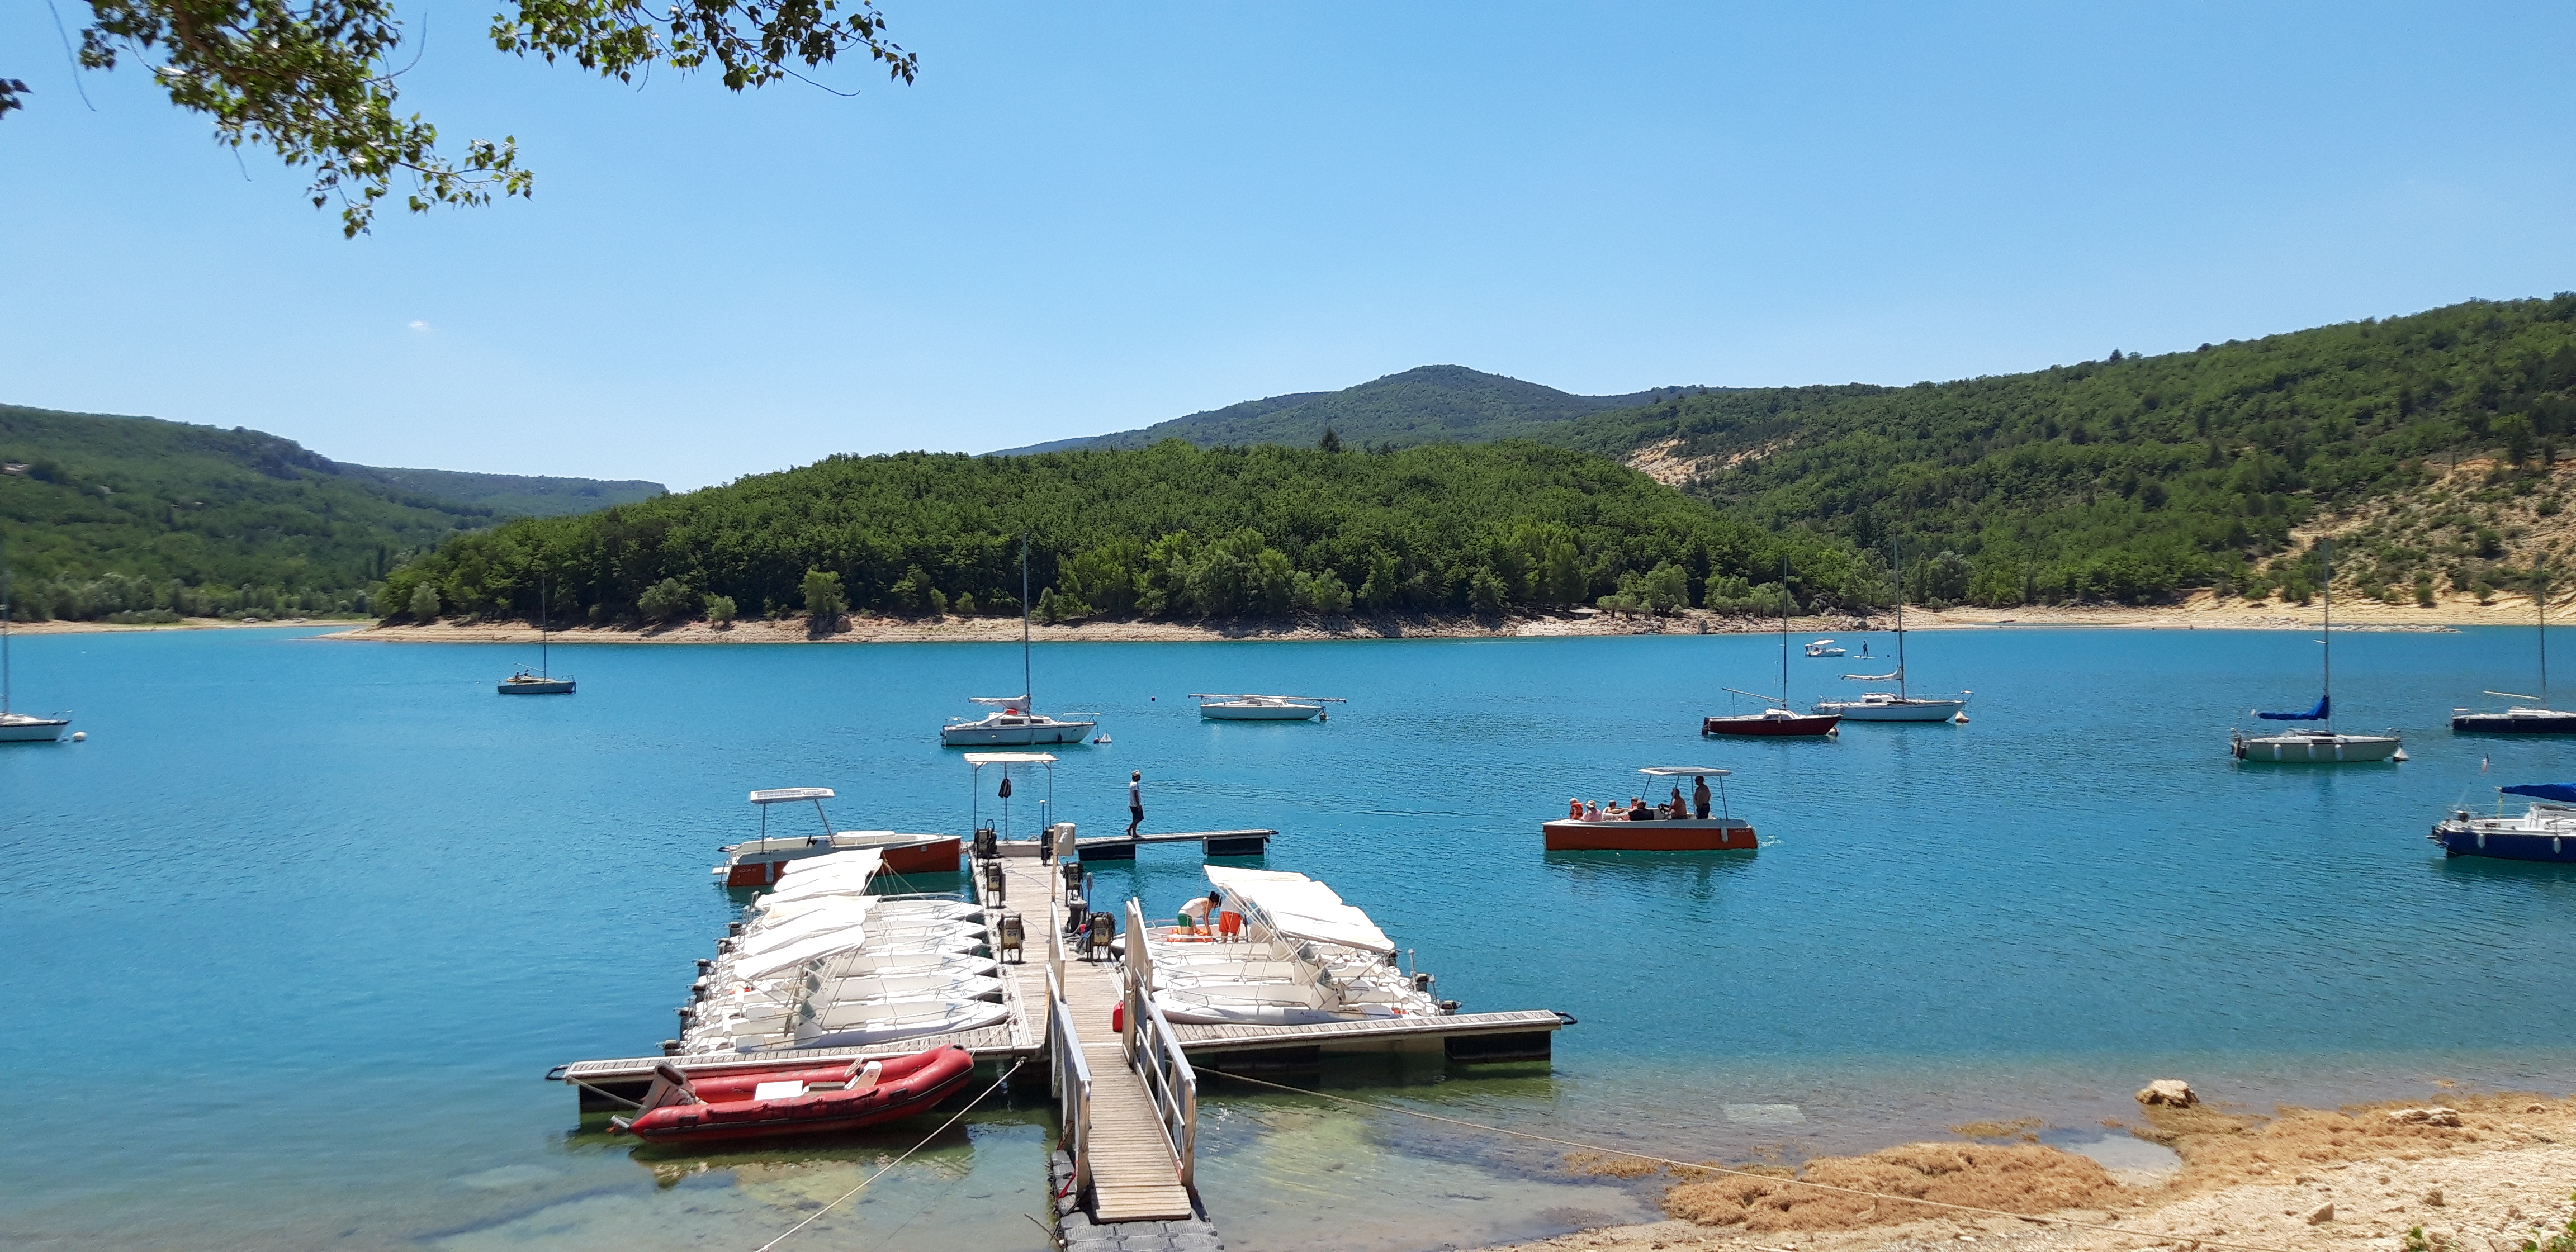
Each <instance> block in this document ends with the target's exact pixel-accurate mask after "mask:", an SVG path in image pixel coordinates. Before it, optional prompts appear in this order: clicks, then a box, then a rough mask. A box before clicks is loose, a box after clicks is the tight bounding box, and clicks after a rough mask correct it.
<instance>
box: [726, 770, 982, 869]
mask: <svg viewBox="0 0 2576 1252" xmlns="http://www.w3.org/2000/svg"><path fill="white" fill-rule="evenodd" d="M833 798H834V796H833V794H832V789H831V788H829V787H773V788H770V789H768V790H766V791H755V792H752V793H751V802H752V804H753V805H754V806H755V807H757V808H758V809H759V810H760V833H759V834H758V835H757V836H755V837H753V838H750V839H746V840H743V841H742V842H741V843H729V844H726V845H725V846H723V847H721V848H718V849H716V851H717V852H718V853H720V854H722V855H723V857H724V863H723V864H721V865H718V866H716V867H715V870H714V871H713V872H714V873H715V875H716V877H717V878H719V879H722V880H723V882H724V885H726V886H728V887H765V886H768V885H770V884H771V883H774V882H777V881H778V877H779V875H780V874H783V873H785V872H786V870H787V867H788V866H789V865H790V864H792V863H794V862H796V861H801V860H803V859H805V858H807V857H812V856H823V855H826V854H829V853H833V852H850V851H856V850H858V849H862V848H865V849H870V850H873V851H875V852H877V853H879V854H880V855H881V856H883V857H884V859H885V868H886V870H887V871H888V872H890V873H896V874H954V873H956V872H957V857H958V855H959V852H960V849H961V844H960V842H959V840H958V838H957V836H955V835H915V834H906V833H904V832H901V831H894V830H834V829H832V818H831V815H830V814H828V813H825V812H824V811H823V802H824V801H825V800H830V799H833ZM781 804H812V805H813V806H814V820H815V823H816V825H817V826H818V827H819V828H820V829H818V830H816V831H815V832H814V833H812V834H803V835H772V834H770V833H769V811H770V809H772V808H773V807H775V806H777V805H781Z"/></svg>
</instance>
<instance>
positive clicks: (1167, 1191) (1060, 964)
mask: <svg viewBox="0 0 2576 1252" xmlns="http://www.w3.org/2000/svg"><path fill="white" fill-rule="evenodd" d="M989 863H990V864H998V865H1000V866H1001V867H1002V873H1003V883H1004V888H1003V890H1002V891H1001V892H1000V893H998V894H999V895H1000V896H1001V897H1002V898H1001V900H1000V901H999V907H1001V908H1003V909H1006V910H1010V911H1013V912H1018V913H1021V914H1022V915H1023V916H1028V915H1032V914H1035V915H1037V916H1042V917H1046V918H1048V919H1049V921H1048V922H1047V923H1045V924H1046V925H1047V927H1048V930H1049V933H1048V935H1047V936H1046V940H1047V947H1048V951H1049V957H1048V959H1047V960H1046V961H1045V962H1043V963H1040V962H1037V961H1029V962H1026V963H1023V964H1019V965H1014V966H1007V967H1006V968H1007V969H1009V970H1010V972H1011V980H1012V982H1013V983H1014V984H1015V987H1014V990H1015V991H1017V993H1018V998H1019V1000H1020V1002H1021V1003H1022V1004H1039V1005H1043V1004H1046V1003H1047V1002H1048V999H1049V995H1048V989H1047V987H1046V985H1045V984H1046V983H1047V982H1048V981H1049V980H1054V981H1056V982H1057V983H1058V986H1059V988H1060V991H1061V996H1062V1002H1061V1005H1060V1008H1059V1011H1060V1013H1061V1016H1062V1020H1061V1021H1053V1020H1051V1022H1050V1028H1049V1030H1048V1032H1047V1035H1046V1042H1047V1046H1048V1047H1049V1048H1051V1049H1053V1048H1058V1047H1060V1046H1061V1045H1062V1043H1063V1042H1064V1040H1063V1039H1062V1038H1061V1037H1060V1036H1061V1035H1070V1036H1071V1037H1072V1040H1073V1041H1074V1048H1075V1049H1076V1050H1078V1051H1079V1053H1080V1055H1081V1060H1082V1064H1081V1065H1079V1066H1074V1065H1070V1064H1068V1063H1067V1062H1068V1061H1069V1060H1070V1058H1057V1065H1056V1073H1057V1074H1058V1076H1059V1079H1058V1086H1059V1087H1061V1086H1063V1085H1064V1080H1065V1077H1066V1076H1067V1075H1068V1074H1069V1073H1070V1072H1080V1073H1081V1074H1082V1077H1083V1078H1084V1079H1087V1083H1086V1086H1087V1088H1088V1090H1087V1093H1086V1094H1087V1099H1086V1101H1085V1103H1086V1104H1087V1108H1083V1109H1078V1110H1076V1117H1077V1118H1078V1119H1079V1120H1081V1121H1082V1122H1083V1123H1085V1124H1084V1125H1083V1126H1082V1127H1081V1128H1080V1130H1079V1131H1078V1132H1077V1138H1078V1139H1079V1142H1078V1143H1077V1145H1076V1146H1077V1157H1078V1158H1080V1167H1081V1170H1082V1173H1084V1174H1086V1175H1087V1181H1088V1186H1087V1187H1086V1188H1084V1189H1083V1190H1084V1192H1085V1193H1086V1194H1087V1195H1088V1203H1087V1204H1086V1205H1085V1208H1086V1210H1087V1211H1088V1212H1089V1213H1090V1215H1091V1218H1092V1220H1093V1221H1096V1222H1099V1223H1102V1224H1104V1225H1106V1224H1112V1223H1120V1222H1144V1221H1172V1220H1187V1219H1190V1218H1191V1217H1193V1216H1195V1215H1196V1213H1197V1205H1196V1204H1195V1202H1194V1201H1193V1199H1192V1197H1191V1195H1190V1188H1189V1185H1188V1181H1187V1179H1186V1177H1185V1175H1184V1173H1183V1162H1182V1160H1181V1158H1180V1149H1179V1148H1178V1147H1176V1145H1175V1144H1174V1143H1173V1135H1172V1131H1171V1127H1170V1119H1169V1117H1168V1116H1167V1115H1166V1113H1165V1112H1164V1111H1163V1110H1161V1109H1158V1108H1157V1107H1156V1106H1155V1101H1154V1097H1153V1094H1152V1093H1151V1092H1149V1091H1148V1090H1147V1088H1146V1084H1145V1079H1144V1077H1143V1076H1142V1075H1140V1074H1139V1073H1138V1072H1137V1069H1136V1067H1135V1066H1133V1065H1131V1064H1130V1063H1129V1061H1128V1048H1129V1046H1130V1045H1129V1043H1128V1041H1127V1034H1128V1032H1125V1031H1122V1030H1118V1029H1114V1028H1113V1027H1112V1026H1111V1017H1112V1012H1113V1010H1115V1009H1117V1008H1118V1006H1119V1005H1120V1004H1121V1003H1122V1002H1123V1001H1124V1000H1125V998H1126V988H1125V986H1124V984H1123V983H1122V982H1121V980H1120V977H1119V971H1120V968H1121V967H1120V965H1119V964H1118V963H1117V962H1115V961H1113V960H1109V959H1106V958H1103V959H1098V960H1090V961H1086V960H1083V959H1081V957H1080V954H1079V953H1076V954H1074V955H1073V956H1072V958H1071V959H1067V958H1066V954H1065V953H1064V951H1063V947H1062V942H1063V937H1062V934H1061V923H1060V922H1059V921H1056V920H1055V919H1057V918H1060V917H1061V916H1062V913H1061V911H1060V910H1059V909H1058V908H1055V907H1052V906H1054V905H1056V904H1057V897H1058V896H1059V895H1060V894H1061V890H1062V887H1061V883H1062V880H1061V879H1060V878H1058V877H1057V876H1056V873H1055V867H1054V863H1053V862H1052V861H1048V860H1036V859H1026V858H1002V859H1000V860H998V861H994V862H989ZM986 881H987V880H986V879H984V878H982V877H981V876H979V877H978V879H977V886H978V888H979V890H987V891H988V893H989V889H988V888H987V887H986ZM1031 946H1032V947H1035V946H1037V945H1036V944H1035V943H1032V945H1031ZM1032 983H1034V984H1036V985H1034V986H1032V985H1031V984H1032ZM1032 993H1034V994H1032ZM1051 1016H1052V1015H1051ZM1122 1024H1123V1021H1122ZM1064 1094H1065V1093H1063V1092H1062V1091H1059V1093H1058V1095H1059V1098H1061V1097H1062V1096H1063V1095H1064ZM1182 1146H1185V1145H1182Z"/></svg>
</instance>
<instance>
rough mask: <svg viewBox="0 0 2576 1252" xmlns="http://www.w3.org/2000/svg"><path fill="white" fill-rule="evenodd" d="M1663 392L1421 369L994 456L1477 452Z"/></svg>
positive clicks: (1443, 367)
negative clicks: (1343, 447) (1103, 451)
mask: <svg viewBox="0 0 2576 1252" xmlns="http://www.w3.org/2000/svg"><path fill="white" fill-rule="evenodd" d="M1685 390H1688V389H1685V388H1663V389H1659V390H1657V391H1641V392H1638V393H1636V394H1634V395H1624V396H1578V395H1570V394H1568V393H1566V392H1562V391H1558V390H1557V389H1555V388H1554V387H1543V386H1540V385H1539V384H1537V383H1526V382H1522V381H1521V380H1519V379H1517V378H1505V377H1503V376H1501V375H1499V374H1487V373H1482V372H1480V371H1477V370H1471V369H1468V368H1466V367H1464V366H1459V365H1425V366H1421V367H1419V368H1416V369H1409V370H1406V371H1404V372H1403V373H1401V374H1389V375H1387V376H1386V377H1384V378H1380V379H1376V380H1373V381H1370V382H1365V383H1361V384H1360V385H1358V386H1356V387H1346V388H1343V389H1342V390H1340V391H1307V392H1299V393H1296V394H1293V395H1285V396H1272V397H1270V398H1268V399H1265V400H1246V401H1244V402H1243V403H1241V404H1232V405H1228V406H1226V407H1224V408H1222V409H1212V410H1209V411H1208V412H1205V413H1192V414H1190V415H1189V416H1187V417H1176V418H1173V419H1172V420H1170V421H1168V422H1157V423H1155V424H1154V425H1151V426H1148V427H1145V428H1144V429H1142V430H1127V431H1120V432H1118V433H1116V434H1110V435H1094V436H1089V437H1086V438H1081V439H1059V440H1056V441H1055V442H1053V443H1041V444H1034V445H1032V446H1030V447H1026V448H1013V449H1010V450H1008V451H1006V452H1004V453H1001V454H1000V455H1004V456H1009V455H1015V454H1021V453H1029V452H1063V451H1069V450H1071V449H1074V448H1145V447H1151V446H1153V445H1154V444H1157V443H1160V442H1162V441H1163V440H1165V439H1182V440H1186V441H1188V442H1190V443H1194V444H1197V445H1198V446H1200V447H1202V448H1213V447H1218V446H1222V445H1247V444H1256V443H1276V444H1285V445H1288V446H1290V447H1300V448H1303V447H1313V446H1314V444H1315V442H1316V441H1317V440H1319V439H1321V438H1322V437H1323V435H1324V431H1325V429H1326V428H1328V427H1329V428H1331V430H1332V431H1333V433H1334V434H1336V435H1337V436H1339V437H1340V438H1341V439H1342V441H1343V442H1345V443H1348V444H1351V445H1353V446H1355V447H1370V446H1379V445H1384V446H1391V447H1399V448H1401V447H1411V446H1413V445H1415V444H1423V443H1484V442H1489V441H1491V440H1496V439H1518V438H1540V437H1544V434H1545V432H1546V431H1547V430H1548V429H1549V428H1550V427H1554V426H1558V425H1561V424H1563V423H1565V422H1568V421H1571V420H1573V419H1574V418H1577V417H1581V416H1583V415H1585V414H1588V413H1599V412H1602V411H1604V410H1609V409H1623V408H1628V407H1630V406H1633V405H1638V404H1643V403H1645V402H1647V401H1649V400H1654V399H1660V398H1662V397H1663V396H1665V395H1668V394H1680V393H1682V392H1683V391H1685Z"/></svg>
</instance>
